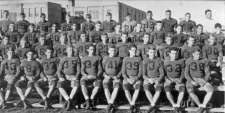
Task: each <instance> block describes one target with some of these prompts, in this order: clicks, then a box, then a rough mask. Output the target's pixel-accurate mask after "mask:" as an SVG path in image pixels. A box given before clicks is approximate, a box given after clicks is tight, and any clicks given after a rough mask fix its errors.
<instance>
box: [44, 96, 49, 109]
mask: <svg viewBox="0 0 225 113" xmlns="http://www.w3.org/2000/svg"><path fill="white" fill-rule="evenodd" d="M44 104H45V106H44V110H46V109H48V108H49V104H48V99H47V98H46V99H45V100H44Z"/></svg>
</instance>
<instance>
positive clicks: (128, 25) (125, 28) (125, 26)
mask: <svg viewBox="0 0 225 113" xmlns="http://www.w3.org/2000/svg"><path fill="white" fill-rule="evenodd" d="M135 26H136V21H135V20H133V19H132V17H131V15H130V14H127V16H126V17H125V21H124V22H123V23H122V32H125V33H128V34H129V33H131V32H133V30H134V27H135Z"/></svg>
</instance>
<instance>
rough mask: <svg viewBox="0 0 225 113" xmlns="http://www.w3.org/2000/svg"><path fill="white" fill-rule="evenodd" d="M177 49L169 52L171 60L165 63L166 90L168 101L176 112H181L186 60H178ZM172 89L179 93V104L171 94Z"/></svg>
mask: <svg viewBox="0 0 225 113" xmlns="http://www.w3.org/2000/svg"><path fill="white" fill-rule="evenodd" d="M177 53H178V50H177V48H171V49H170V52H169V60H165V61H164V70H165V82H164V89H165V92H166V96H167V99H168V100H169V102H170V104H172V106H173V107H174V109H175V110H176V111H180V110H181V109H180V108H181V102H182V100H183V97H184V92H185V85H184V83H183V80H184V66H185V65H184V60H182V59H177ZM172 88H174V89H175V90H176V91H178V92H179V94H178V97H177V102H175V101H174V97H173V95H172V94H171V91H172Z"/></svg>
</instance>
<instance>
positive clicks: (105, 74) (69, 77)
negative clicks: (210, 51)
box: [0, 45, 213, 112]
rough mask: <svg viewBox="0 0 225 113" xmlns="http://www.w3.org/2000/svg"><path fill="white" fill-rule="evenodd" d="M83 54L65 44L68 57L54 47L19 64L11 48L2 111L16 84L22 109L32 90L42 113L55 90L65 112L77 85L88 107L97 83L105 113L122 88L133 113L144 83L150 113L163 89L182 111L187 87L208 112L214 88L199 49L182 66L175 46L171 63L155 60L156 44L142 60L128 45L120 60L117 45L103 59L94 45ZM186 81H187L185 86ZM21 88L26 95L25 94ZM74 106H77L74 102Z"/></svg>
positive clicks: (3, 82)
mask: <svg viewBox="0 0 225 113" xmlns="http://www.w3.org/2000/svg"><path fill="white" fill-rule="evenodd" d="M87 51H88V55H87V56H85V57H83V58H81V59H80V58H79V57H77V56H78V55H76V51H74V50H73V48H72V47H70V46H68V47H67V49H66V53H67V56H65V57H63V58H61V59H59V58H56V57H53V49H51V48H47V49H46V52H45V54H46V58H44V59H43V60H41V61H40V62H39V61H36V60H35V59H34V52H33V51H31V50H30V51H28V52H27V53H26V59H23V60H19V58H17V57H16V56H15V53H14V50H13V49H9V50H8V52H7V56H8V57H7V59H5V60H4V61H3V62H2V64H1V73H0V74H1V81H0V83H1V88H6V93H5V96H3V91H2V90H1V91H0V99H1V106H2V108H5V107H6V104H5V103H6V101H7V99H8V97H9V95H10V92H11V91H12V88H13V87H14V86H15V88H16V90H17V93H18V95H19V97H20V100H21V101H19V102H18V103H17V104H19V103H22V104H23V106H24V108H25V109H26V108H27V107H29V106H28V105H30V104H29V102H28V100H27V96H28V95H29V93H30V92H31V90H32V88H33V87H34V88H35V89H36V91H37V92H38V94H39V95H40V96H41V98H42V100H43V101H42V102H43V103H44V105H45V109H47V108H48V107H49V98H50V97H51V94H52V92H53V90H54V89H55V88H56V87H57V88H58V90H59V92H60V94H61V95H62V96H63V98H64V99H65V100H66V102H65V108H66V109H67V110H68V109H70V107H71V103H72V102H74V101H72V100H73V98H74V96H75V95H76V93H77V91H78V88H79V87H81V91H82V93H83V96H84V99H85V100H86V101H85V104H84V105H85V108H86V109H92V108H93V107H94V100H95V96H96V94H97V93H98V91H99V89H100V87H101V83H102V84H103V89H104V93H105V96H106V99H107V102H108V107H107V110H108V111H109V112H112V111H114V110H115V106H114V101H115V99H116V97H117V94H118V91H119V88H120V87H121V85H122V86H123V90H124V92H125V96H126V98H127V100H128V102H129V104H130V110H131V112H135V111H136V107H135V103H136V100H137V98H138V95H139V92H140V89H141V86H142V81H143V87H144V92H145V94H146V97H147V99H148V100H149V102H150V108H149V111H155V110H157V109H156V108H157V107H156V103H157V100H159V97H160V94H161V92H162V90H163V89H164V90H165V93H166V96H167V98H168V100H169V102H170V103H171V105H172V106H173V107H174V108H175V109H176V110H181V109H180V108H181V102H182V100H183V97H184V93H185V89H187V92H188V93H189V95H190V97H191V98H192V99H193V101H194V102H195V103H196V104H197V105H198V107H199V110H200V111H203V110H204V109H205V108H206V105H207V103H208V102H209V100H210V99H211V97H212V94H213V87H212V85H210V84H209V83H208V82H207V81H208V80H209V76H210V75H209V68H208V63H207V60H205V59H201V57H200V53H201V51H200V49H199V48H195V49H193V52H192V55H193V57H192V58H190V59H188V60H187V61H186V63H185V61H184V60H183V59H177V54H178V50H177V49H176V48H172V49H171V50H170V51H169V59H168V60H165V61H162V60H161V59H160V58H158V57H157V56H156V54H157V50H156V48H155V47H154V46H150V47H149V49H148V51H147V54H148V56H147V57H146V58H145V59H144V60H143V61H142V59H141V58H140V57H137V56H136V51H137V48H136V46H134V45H132V46H130V49H129V56H128V57H125V58H124V59H123V60H122V59H121V58H120V57H116V48H115V46H110V47H109V49H108V53H109V55H108V56H105V57H104V58H103V59H101V58H100V57H99V56H96V55H95V54H94V53H95V52H94V51H95V47H94V46H89V48H88V49H87ZM20 61H21V63H20ZM185 65H186V66H185ZM121 68H122V69H121ZM2 75H5V76H2ZM102 78H103V79H102ZM184 79H186V81H187V82H186V84H185V82H184ZM101 80H103V82H101ZM121 83H122V84H121ZM46 84H47V85H46ZM5 86H6V87H5ZM46 86H48V88H49V89H48V92H47V94H44V91H43V87H46ZM185 86H186V88H185ZM68 87H71V88H72V89H71V91H70V94H68V93H67V92H68V90H67V89H68ZM198 87H202V88H203V89H204V90H205V91H206V92H207V93H206V96H205V98H204V100H203V103H201V102H200V101H199V99H198V96H197V95H196V94H195V91H196V90H195V89H196V88H198ZM24 88H25V92H24V91H23V89H24ZM90 88H92V91H91V92H90V93H89V91H90ZM152 89H153V90H152ZM172 89H175V90H176V91H178V92H179V94H178V98H177V102H175V101H174V97H173V94H172V93H171V90H172ZM111 90H112V92H111ZM132 90H134V93H133V95H132V94H131V91H132ZM152 92H154V94H153V93H152ZM89 94H90V95H89ZM75 100H77V99H75ZM74 103H75V104H78V103H77V102H74Z"/></svg>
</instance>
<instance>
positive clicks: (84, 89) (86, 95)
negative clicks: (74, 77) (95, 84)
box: [81, 86, 89, 100]
mask: <svg viewBox="0 0 225 113" xmlns="http://www.w3.org/2000/svg"><path fill="white" fill-rule="evenodd" d="M81 91H82V93H83V95H84V99H85V100H88V99H89V96H88V90H87V88H86V87H85V86H81Z"/></svg>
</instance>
